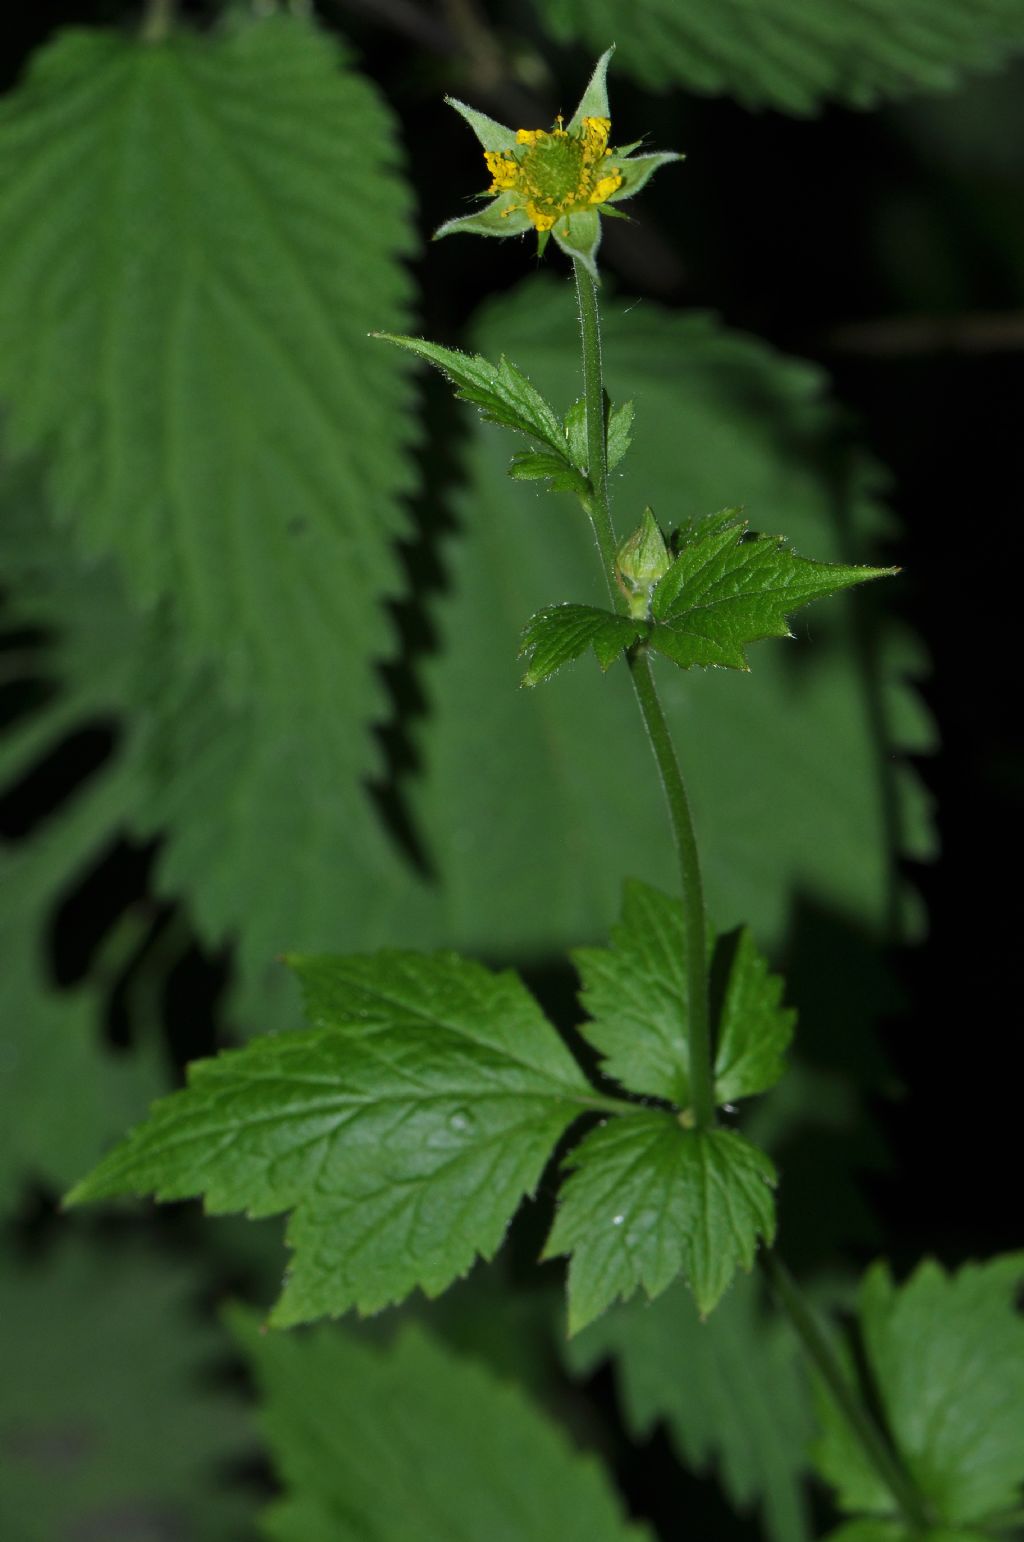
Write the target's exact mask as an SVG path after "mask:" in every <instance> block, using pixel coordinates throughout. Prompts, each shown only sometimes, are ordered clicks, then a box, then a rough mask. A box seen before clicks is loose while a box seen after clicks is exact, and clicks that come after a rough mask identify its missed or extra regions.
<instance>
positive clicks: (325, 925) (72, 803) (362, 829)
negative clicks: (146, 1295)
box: [0, 477, 443, 1188]
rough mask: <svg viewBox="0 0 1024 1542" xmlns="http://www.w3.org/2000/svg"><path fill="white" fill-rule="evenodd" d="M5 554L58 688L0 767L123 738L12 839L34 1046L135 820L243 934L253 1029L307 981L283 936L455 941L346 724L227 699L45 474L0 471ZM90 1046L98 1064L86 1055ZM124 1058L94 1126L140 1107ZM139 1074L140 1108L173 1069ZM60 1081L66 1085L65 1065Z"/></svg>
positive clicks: (62, 1178) (13, 979) (11, 875)
mask: <svg viewBox="0 0 1024 1542" xmlns="http://www.w3.org/2000/svg"><path fill="white" fill-rule="evenodd" d="M0 564H2V567H3V571H4V574H5V578H6V579H7V581H8V582H9V584H10V587H11V596H10V606H9V608H8V610H7V619H8V622H9V624H10V625H12V626H18V627H27V628H31V629H34V630H36V631H38V632H41V633H42V634H43V640H41V641H40V643H39V645H38V647H33V648H32V649H29V650H28V653H27V657H26V665H25V667H26V669H27V670H28V673H29V675H30V676H33V677H42V678H46V679H52V680H53V681H54V682H55V685H57V686H58V687H59V689H57V691H56V692H55V694H54V696H53V698H52V700H50V701H48V702H47V703H46V704H45V706H43V707H42V708H41V709H39V710H37V711H35V712H33V713H30V714H27V715H26V716H25V717H24V719H22V720H21V721H20V722H19V723H18V725H17V726H16V727H15V728H14V729H12V730H9V731H8V733H7V736H6V740H5V742H4V747H3V750H2V751H0V786H2V787H3V788H5V789H7V788H9V787H10V786H11V785H12V784H14V783H16V782H17V781H18V780H19V779H21V778H24V777H28V778H31V777H32V776H33V775H34V774H35V772H36V769H37V768H38V767H39V766H40V765H41V764H45V761H46V759H47V757H48V756H51V755H54V754H59V752H60V747H61V745H62V742H63V739H64V737H65V736H66V735H68V734H71V733H75V732H79V731H81V730H83V729H87V728H89V727H90V726H91V725H93V724H95V723H97V722H98V723H101V724H103V725H104V726H107V725H110V724H111V723H116V724H117V725H118V733H117V739H116V743H115V745H114V747H113V749H112V750H111V753H110V755H109V756H108V758H107V759H106V761H105V762H104V763H103V765H102V766H101V767H100V768H99V769H98V770H96V772H95V773H94V774H93V776H92V777H91V778H90V779H89V780H88V782H87V783H85V784H83V785H81V786H80V787H78V788H76V789H75V791H74V793H73V795H72V796H70V797H69V799H68V800H67V802H66V804H63V805H61V806H60V808H59V809H57V810H55V811H54V812H53V814H52V815H51V816H50V817H49V818H48V819H47V820H45V821H42V822H40V824H39V825H38V826H37V827H36V828H34V829H33V831H32V832H31V834H30V836H29V837H28V838H26V839H25V840H23V841H21V842H20V843H19V844H18V845H17V846H16V847H15V846H12V847H11V848H10V849H8V850H5V852H4V855H3V859H2V860H3V863H4V864H5V882H4V883H3V885H2V886H0V892H2V896H3V897H4V898H6V899H7V900H8V901H9V904H8V905H6V906H5V905H4V903H3V899H0V928H6V927H7V926H8V925H16V926H17V928H19V932H18V935H19V936H21V937H24V939H25V940H24V942H20V943H19V942H16V941H15V940H14V939H13V934H11V933H10V932H7V933H6V934H5V937H4V943H5V949H6V951H7V952H8V954H9V955H10V956H14V955H15V954H22V955H23V956H24V960H25V965H26V968H25V969H21V968H19V969H10V970H8V972H7V974H6V976H5V978H4V984H3V1011H4V1018H5V1020H6V1021H7V1022H8V1024H9V1025H10V1032H11V1033H12V1034H14V1033H15V1032H17V1033H18V1034H19V1036H20V1034H22V1033H24V1034H25V1035H31V1036H33V1046H34V1048H35V1049H36V1050H39V1049H41V1048H42V1045H43V1043H44V1041H45V1040H48V1039H49V1038H50V1036H51V1034H52V1028H51V1027H50V1024H51V1023H52V1022H53V1021H54V1018H53V1013H54V1011H55V1010H57V1008H56V1004H55V1002H54V1001H53V1000H52V999H51V998H50V997H49V995H48V990H49V987H48V986H47V984H46V978H47V967H46V964H45V961H44V960H43V958H42V956H41V948H42V941H43V939H44V938H45V935H46V933H47V930H48V927H49V924H50V918H51V914H52V911H53V908H54V906H55V904H56V903H57V901H58V900H59V898H60V897H61V896H62V895H63V894H65V893H66V892H67V891H68V890H69V889H72V888H73V887H74V886H75V884H76V883H78V882H80V881H81V880H82V879H84V878H85V877H86V875H87V874H88V872H89V871H90V870H91V868H92V867H93V866H94V865H95V864H97V863H98V862H99V861H100V860H101V859H102V857H103V855H104V853H105V852H106V851H107V850H108V849H109V847H110V846H111V845H112V844H113V843H114V842H115V841H117V840H118V839H120V838H125V837H128V838H135V839H141V840H147V841H148V840H150V839H151V838H153V837H154V836H158V837H160V838H161V839H160V847H159V851H158V855H157V860H156V871H155V881H156V885H157V887H158V889H159V891H160V893H161V895H162V896H165V897H166V898H168V899H169V900H173V901H178V900H180V899H181V898H182V896H184V897H186V899H187V902H188V905H189V910H190V915H191V918H192V919H193V921H194V923H195V924H196V925H197V926H198V929H199V931H200V934H201V935H202V936H203V938H204V939H205V940H206V941H207V942H208V943H210V944H211V945H212V946H216V947H221V946H223V945H224V944H225V943H228V942H235V943H236V944H237V953H236V959H237V964H238V974H237V977H236V982H235V988H234V993H235V1001H234V1011H235V1013H236V1014H237V1018H238V1021H239V1022H240V1024H241V1025H242V1026H243V1027H244V1028H245V1029H246V1030H247V1031H252V1030H255V1029H257V1028H262V1029H266V1028H267V1027H271V1026H284V1025H286V1024H290V1023H291V1022H293V1021H294V1018H295V1014H296V1010H297V993H295V992H294V990H293V988H292V985H291V980H290V977H289V976H288V972H287V971H286V970H284V969H282V968H281V966H280V964H279V963H277V962H275V960H276V958H277V956H278V955H279V954H280V953H281V951H282V949H284V948H288V947H293V948H296V947H300V946H301V947H303V948H306V949H309V950H313V949H318V948H321V949H322V948H326V947H330V946H337V943H338V940H339V937H341V938H342V940H344V941H345V942H346V943H347V944H348V945H349V946H352V947H367V946H369V947H372V946H375V945H377V944H379V943H382V942H384V941H385V940H388V939H389V938H390V937H393V936H394V935H395V934H397V935H400V936H403V937H405V938H408V939H409V940H410V941H413V942H416V943H418V944H420V945H426V946H430V945H432V944H436V943H440V942H441V941H442V940H443V937H442V935H441V933H440V931H439V928H436V927H435V923H434V922H433V921H432V914H433V912H434V910H435V906H434V905H433V903H432V901H431V898H430V894H429V891H428V889H427V886H426V885H425V884H424V883H422V882H418V881H417V880H416V879H415V878H414V876H413V875H412V874H411V872H410V871H409V870H408V867H407V866H405V865H404V864H403V862H402V860H401V858H400V857H399V855H398V854H397V853H396V852H395V851H394V850H393V849H392V848H391V847H390V846H389V843H388V841H387V839H386V837H385V835H384V833H383V831H382V830H381V828H380V825H379V824H378V823H377V822H376V820H375V819H374V818H373V817H372V814H371V804H370V802H369V799H368V798H367V797H366V794H365V792H364V790H363V789H362V788H360V787H357V786H353V787H350V788H349V789H348V792H347V795H346V792H345V789H344V787H342V786H339V783H338V766H337V757H336V754H335V750H334V746H333V740H332V739H330V738H327V739H325V737H324V736H323V735H322V734H321V732H320V724H319V722H318V721H315V720H310V719H309V718H308V716H306V714H305V713H304V712H303V709H302V698H301V697H299V698H297V700H296V702H295V703H294V706H293V709H292V710H290V711H285V710H283V708H282V707H281V705H280V704H263V703H249V704H244V705H243V704H237V705H232V704H231V703H229V702H227V701H226V700H225V696H224V690H223V681H222V680H221V679H220V678H219V677H218V676H217V675H216V674H215V673H214V672H213V671H206V670H201V671H198V672H196V671H195V670H194V669H193V668H192V667H191V666H190V664H189V662H188V660H187V659H183V658H182V656H181V650H180V646H179V637H178V633H177V630H176V628H175V627H174V625H173V617H172V616H170V615H169V613H168V612H167V610H166V608H162V609H160V610H159V611H157V612H156V613H154V614H152V615H140V614H138V613H137V612H136V611H134V610H133V609H132V608H131V607H130V606H129V603H128V600H127V597H126V595H125V593H124V588H123V584H122V583H121V582H120V580H119V578H118V575H117V574H116V573H115V572H114V571H113V570H112V568H111V565H110V564H109V562H108V563H98V562H93V563H86V562H84V561H83V560H81V559H80V558H79V556H78V554H77V553H76V552H75V551H74V550H69V549H68V544H67V541H66V538H65V537H63V535H62V534H61V532H59V531H58V530H56V529H54V528H53V526H52V525H51V524H50V522H49V521H48V520H47V517H46V509H45V507H44V506H41V503H40V497H39V493H38V488H37V487H36V486H35V485H34V483H33V482H32V480H31V478H25V477H21V478H17V479H13V478H8V479H5V480H4V481H3V483H0ZM12 864H13V865H12ZM8 880H9V881H8ZM339 918H343V921H342V922H341V923H339ZM341 925H343V926H344V932H342V931H341V930H340V926H341ZM30 976H31V977H32V979H33V980H34V984H32V983H30ZM73 1054H77V1052H75V1051H72V1050H71V1049H70V1047H69V1055H73ZM121 1059H123V1060H124V1061H127V1060H128V1057H127V1056H125V1057H121ZM36 1063H37V1057H36V1056H35V1055H33V1054H32V1053H30V1050H29V1048H28V1046H26V1047H25V1048H24V1052H23V1053H21V1052H19V1061H18V1067H17V1071H16V1073H15V1074H16V1079H17V1085H18V1086H24V1085H25V1084H24V1083H23V1082H22V1081H21V1079H20V1078H21V1077H22V1075H23V1074H24V1075H25V1076H28V1073H29V1068H30V1067H31V1066H32V1065H34V1064H36ZM77 1063H78V1064H79V1069H80V1070H81V1071H82V1072H83V1074H84V1064H83V1063H82V1058H81V1057H79V1058H78V1061H77ZM96 1069H97V1071H102V1066H101V1064H100V1062H99V1060H97V1061H96ZM111 1072H112V1074H111V1076H110V1081H109V1087H108V1088H107V1091H106V1092H105V1093H103V1094H102V1096H100V1094H99V1092H98V1091H97V1098H98V1103H97V1104H94V1105H93V1106H102V1101H103V1098H109V1097H113V1100H114V1101H113V1104H112V1107H113V1108H114V1109H115V1110H116V1113H115V1114H114V1115H113V1116H112V1117H111V1118H110V1120H109V1121H108V1122H106V1121H105V1122H104V1123H103V1124H102V1126H101V1127H99V1128H98V1129H97V1135H96V1140H97V1141H102V1139H104V1138H105V1137H108V1136H112V1135H113V1134H115V1133H116V1132H117V1131H118V1130H120V1129H123V1128H124V1125H125V1123H126V1122H127V1120H126V1117H125V1114H126V1110H125V1109H124V1105H123V1102H122V1100H121V1099H120V1096H119V1094H118V1092H117V1086H118V1083H119V1082H121V1081H125V1082H130V1081H132V1080H133V1077H132V1076H131V1075H130V1073H129V1070H128V1067H127V1066H126V1067H125V1070H124V1071H123V1072H122V1071H121V1060H119V1061H118V1062H117V1063H116V1064H115V1065H113V1066H111ZM44 1080H45V1075H44ZM134 1084H135V1092H134V1095H133V1096H132V1097H131V1104H132V1106H133V1107H134V1108H135V1109H138V1108H139V1107H140V1106H141V1105H142V1104H143V1103H144V1102H146V1101H148V1099H149V1098H150V1097H151V1096H153V1095H154V1094H155V1092H156V1091H157V1084H155V1083H154V1082H152V1081H148V1082H146V1083H145V1084H144V1085H143V1084H142V1083H140V1082H139V1080H138V1078H134ZM33 1085H34V1084H33ZM85 1086H86V1084H85V1083H84V1082H83V1088H82V1095H81V1097H80V1098H79V1099H78V1100H77V1106H78V1107H79V1109H80V1111H81V1113H82V1115H83V1121H82V1126H81V1127H82V1129H83V1130H84V1116H85V1113H86V1110H87V1109H88V1108H89V1106H90V1103H91V1102H92V1100H91V1099H90V1097H89V1096H87V1095H86V1092H85ZM13 1090H14V1089H13V1087H12V1091H13ZM39 1090H41V1084H40V1088H39ZM54 1091H55V1095H57V1096H58V1098H60V1097H62V1094H60V1093H59V1088H58V1084H57V1081H55V1085H54ZM23 1106H24V1107H25V1109H26V1123H24V1124H22V1123H21V1121H12V1124H13V1126H14V1127H15V1128H20V1130H21V1135H20V1136H19V1140H20V1139H21V1137H22V1136H24V1137H25V1138H26V1141H27V1144H25V1145H24V1146H23V1156H24V1158H25V1160H26V1161H27V1160H29V1159H30V1158H31V1159H32V1161H33V1163H34V1162H35V1160H36V1158H35V1155H34V1154H36V1153H40V1152H41V1147H42V1146H43V1144H44V1139H43V1135H42V1132H43V1131H45V1130H46V1129H47V1128H48V1127H49V1125H50V1121H49V1120H48V1119H46V1118H44V1117H40V1119H39V1120H38V1122H37V1121H36V1120H35V1118H34V1117H33V1116H32V1115H30V1114H29V1113H28V1110H30V1109H31V1108H32V1107H33V1106H35V1107H36V1110H37V1112H38V1113H39V1114H40V1115H42V1113H43V1108H42V1105H38V1104H35V1103H34V1094H31V1095H30V1094H29V1091H28V1089H27V1087H26V1092H25V1098H24V1100H23ZM60 1124H61V1128H62V1129H63V1128H67V1130H68V1132H69V1134H70V1132H71V1131H72V1130H74V1129H75V1128H77V1127H78V1125H77V1122H76V1121H75V1120H72V1119H68V1118H66V1117H65V1118H62V1120H61V1121H60ZM96 1149H97V1148H96V1146H94V1147H93V1148H92V1150H93V1151H95V1150H96ZM92 1160H93V1156H92V1154H91V1153H90V1152H89V1151H87V1150H86V1149H85V1148H84V1147H83V1148H82V1149H80V1150H79V1152H78V1157H77V1159H76V1160H75V1162H74V1163H73V1165H72V1168H71V1170H70V1171H69V1170H68V1169H67V1167H66V1166H65V1165H64V1163H63V1162H61V1164H60V1166H59V1167H58V1168H56V1169H55V1172H56V1174H57V1175H58V1176H59V1183H58V1187H60V1188H63V1187H65V1186H66V1184H67V1182H68V1180H69V1178H70V1177H71V1176H72V1175H73V1173H75V1172H78V1173H80V1172H81V1171H82V1170H83V1169H84V1168H85V1167H86V1166H88V1165H89V1163H90V1162H91V1161H92ZM36 1170H38V1169H36ZM45 1171H49V1169H46V1170H45Z"/></svg>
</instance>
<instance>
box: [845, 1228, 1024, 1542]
mask: <svg viewBox="0 0 1024 1542" xmlns="http://www.w3.org/2000/svg"><path fill="white" fill-rule="evenodd" d="M1022 1281H1024V1254H1020V1253H1017V1254H1012V1255H1007V1256H1006V1257H1003V1258H998V1259H995V1260H993V1261H992V1262H990V1263H986V1264H965V1265H964V1266H963V1268H962V1269H960V1270H959V1271H958V1272H957V1273H956V1274H953V1275H948V1274H947V1273H946V1272H945V1270H943V1269H942V1268H941V1267H940V1265H938V1264H937V1263H934V1262H931V1261H928V1262H925V1263H923V1264H921V1265H920V1266H919V1268H918V1269H917V1270H916V1271H915V1273H914V1274H913V1275H912V1276H911V1278H910V1279H909V1280H908V1281H907V1282H906V1284H905V1285H902V1286H896V1285H895V1284H894V1283H893V1280H892V1277H891V1275H890V1273H889V1271H888V1268H887V1267H886V1266H885V1265H884V1264H876V1265H875V1266H874V1268H872V1269H871V1270H870V1271H869V1273H868V1274H867V1276H866V1277H865V1279H864V1283H863V1286H862V1289H861V1293H860V1303H859V1310H858V1316H859V1321H860V1328H861V1334H862V1337H863V1343H864V1349H865V1353H866V1356H867V1365H868V1369H869V1373H870V1376H871V1380H872V1384H873V1386H874V1387H875V1389H877V1395H878V1398H879V1402H880V1406H881V1409H882V1411H883V1414H884V1417H885V1421H886V1424H887V1426H888V1429H889V1433H890V1435H891V1437H892V1440H893V1444H894V1446H895V1448H896V1451H897V1453H898V1455H899V1456H900V1458H901V1459H902V1461H903V1463H904V1464H905V1466H906V1469H907V1471H908V1472H909V1474H910V1476H911V1478H912V1479H913V1481H914V1482H915V1483H916V1484H917V1486H918V1489H919V1490H920V1492H921V1494H922V1495H923V1496H924V1498H925V1500H926V1501H927V1503H928V1504H929V1506H930V1509H931V1511H932V1513H933V1515H934V1517H935V1519H936V1521H937V1522H938V1523H939V1531H941V1529H942V1528H943V1527H950V1528H960V1527H963V1528H964V1529H966V1530H970V1529H971V1528H972V1527H973V1528H975V1529H977V1530H982V1529H984V1526H985V1522H986V1521H987V1520H989V1519H994V1518H995V1517H996V1516H998V1515H999V1514H1000V1513H1002V1512H1006V1511H1009V1510H1012V1509H1014V1508H1015V1507H1016V1506H1018V1505H1019V1504H1020V1501H1021V1494H1020V1490H1021V1484H1022V1483H1024V1448H1022V1446H1021V1439H1020V1432H1021V1429H1022V1427H1024V1320H1022V1318H1021V1315H1020V1312H1019V1310H1018V1308H1017V1300H1018V1295H1019V1291H1020V1287H1021V1282H1022ZM820 1405H821V1408H820V1411H821V1416H822V1419H823V1422H824V1434H823V1436H822V1438H821V1440H820V1442H819V1445H818V1447H817V1451H816V1459H817V1464H818V1467H819V1468H820V1470H821V1472H822V1474H823V1476H824V1477H826V1478H827V1479H828V1480H829V1482H830V1483H832V1484H833V1485H834V1486H835V1488H836V1490H837V1493H838V1501H839V1504H840V1506H841V1507H842V1508H843V1509H844V1510H847V1511H850V1512H853V1513H856V1512H858V1511H866V1512H868V1513H869V1514H873V1515H880V1516H883V1517H884V1516H892V1515H893V1501H892V1497H891V1495H889V1493H888V1492H887V1490H886V1489H885V1488H883V1486H882V1485H881V1483H880V1481H879V1479H878V1477H877V1475H876V1474H875V1472H874V1469H873V1468H871V1467H870V1466H868V1465H867V1463H866V1461H865V1458H864V1456H863V1455H862V1453H861V1451H860V1449H859V1448H858V1447H857V1446H856V1444H855V1443H854V1442H853V1440H852V1437H851V1436H850V1434H849V1432H848V1430H847V1429H846V1427H845V1425H844V1424H843V1422H842V1420H841V1419H840V1417H839V1415H838V1413H837V1412H836V1411H835V1407H834V1405H833V1404H832V1402H831V1400H830V1399H828V1398H827V1397H826V1396H825V1395H824V1394H822V1396H821V1398H820ZM889 1524H890V1526H891V1527H892V1528H893V1531H892V1534H893V1535H894V1536H898V1535H899V1534H900V1533H899V1528H898V1526H896V1525H895V1522H894V1521H892V1522H890V1523H889ZM883 1531H884V1528H880V1529H879V1530H878V1532H877V1534H878V1536H879V1537H881V1536H882V1535H883ZM958 1534H959V1533H958ZM840 1535H841V1536H842V1537H843V1542H851V1539H850V1537H848V1536H847V1535H846V1532H845V1530H844V1532H842V1533H840ZM874 1535H875V1533H873V1532H865V1534H864V1539H863V1542H867V1539H868V1536H871V1537H872V1538H873V1537H874ZM888 1535H889V1534H888V1533H886V1536H887V1537H888ZM854 1536H855V1537H856V1538H857V1542H861V1537H860V1533H859V1532H856V1533H854Z"/></svg>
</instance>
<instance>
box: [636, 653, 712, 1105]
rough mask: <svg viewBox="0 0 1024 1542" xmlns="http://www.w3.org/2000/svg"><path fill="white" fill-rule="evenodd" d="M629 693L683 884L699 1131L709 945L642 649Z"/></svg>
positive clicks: (706, 1068)
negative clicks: (661, 797) (652, 764)
mask: <svg viewBox="0 0 1024 1542" xmlns="http://www.w3.org/2000/svg"><path fill="white" fill-rule="evenodd" d="M629 669H630V674H631V675H632V677H633V689H634V690H635V692H636V699H637V701H638V702H639V704H640V711H641V713H642V715H643V720H644V727H645V728H646V729H647V737H648V739H649V740H650V742H651V749H652V750H653V751H654V759H655V761H656V762H657V765H658V775H659V776H660V777H661V785H662V789H663V791H664V793H665V802H666V804H667V805H668V817H669V822H670V823H671V826H672V836H673V839H674V841H675V847H676V856H677V857H678V859H679V872H680V875H681V877H682V880H683V933H684V936H685V938H686V954H685V961H686V985H687V999H688V1004H689V1033H688V1036H687V1037H688V1043H689V1050H690V1102H691V1106H692V1110H693V1118H694V1123H695V1125H696V1127H697V1129H698V1130H707V1129H710V1128H711V1127H712V1125H713V1124H714V1122H715V1082H714V1075H713V1073H712V1069H711V1064H712V1061H711V1021H710V1012H709V1010H708V944H707V925H706V921H705V915H704V884H703V881H702V879H701V872H700V856H699V854H698V851H697V835H696V832H695V830H694V828H693V815H692V813H691V812H690V800H689V798H688V797H687V795H686V783H685V782H684V781H683V774H682V772H681V771H680V769H679V761H678V759H677V757H676V751H675V746H674V744H673V743H672V731H671V729H670V728H669V726H668V722H667V720H666V718H665V713H664V711H663V709H662V705H661V699H660V698H659V696H658V689H657V686H656V685H655V683H654V673H653V671H652V669H651V661H650V658H649V657H648V655H647V651H646V649H644V648H638V649H636V650H635V651H633V652H631V653H630V655H629Z"/></svg>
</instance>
